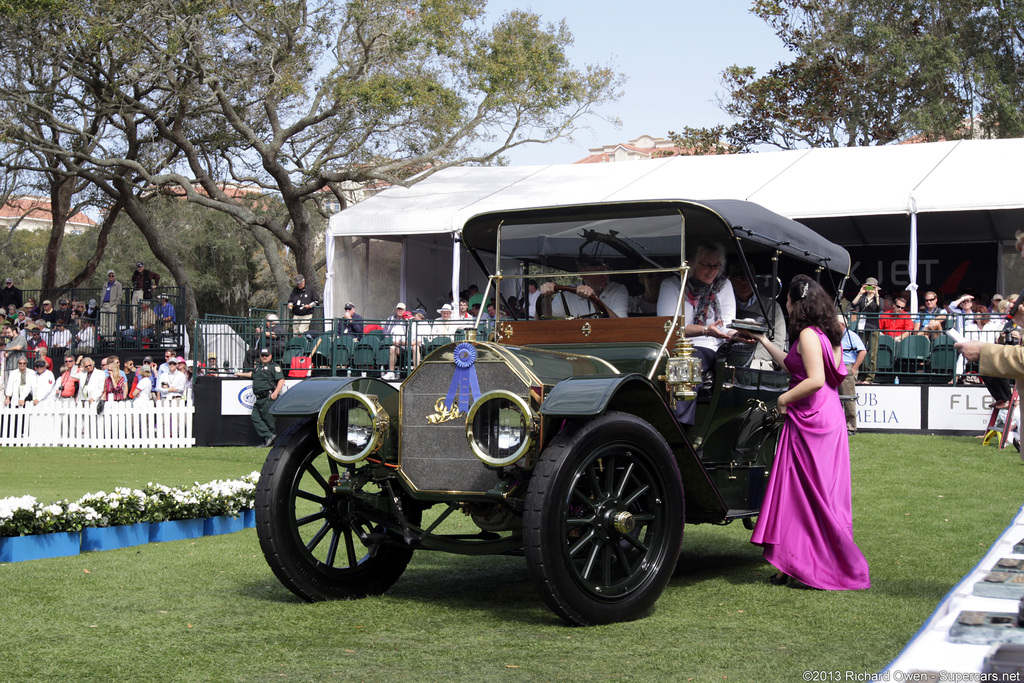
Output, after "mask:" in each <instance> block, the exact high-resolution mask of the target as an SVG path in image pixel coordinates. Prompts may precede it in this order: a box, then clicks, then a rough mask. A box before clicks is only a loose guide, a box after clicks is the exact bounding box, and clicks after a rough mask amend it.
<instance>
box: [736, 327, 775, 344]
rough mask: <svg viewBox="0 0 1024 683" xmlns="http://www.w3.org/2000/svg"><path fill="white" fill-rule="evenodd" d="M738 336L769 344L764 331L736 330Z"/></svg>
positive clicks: (738, 337)
mask: <svg viewBox="0 0 1024 683" xmlns="http://www.w3.org/2000/svg"><path fill="white" fill-rule="evenodd" d="M736 338H737V339H740V340H741V341H751V342H756V343H759V344H768V343H769V342H768V337H766V336H765V334H764V332H752V331H750V330H736Z"/></svg>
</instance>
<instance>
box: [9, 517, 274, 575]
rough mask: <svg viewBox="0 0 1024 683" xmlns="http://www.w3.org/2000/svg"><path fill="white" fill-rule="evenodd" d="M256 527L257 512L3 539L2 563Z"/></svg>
mask: <svg viewBox="0 0 1024 683" xmlns="http://www.w3.org/2000/svg"><path fill="white" fill-rule="evenodd" d="M255 526H256V511H255V510H251V509H249V510H242V514H241V515H239V516H238V517H231V516H230V515H221V516H218V517H207V518H206V519H177V520H171V521H167V522H153V523H152V524H150V523H148V522H139V523H138V524H128V525H122V526H107V527H86V528H84V529H82V530H81V531H68V532H62V533H59V534H32V535H29V536H0V562H25V561H26V560H43V559H48V558H53V557H71V556H74V555H78V554H79V553H80V552H96V551H101V550H116V549H118V548H130V547H132V546H136V545H143V544H146V543H164V542H167V541H180V540H185V539H189V538H199V537H200V536H218V535H220V534H231V533H234V532H236V531H241V530H243V529H251V528H253V527H255Z"/></svg>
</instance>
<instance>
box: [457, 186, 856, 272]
mask: <svg viewBox="0 0 1024 683" xmlns="http://www.w3.org/2000/svg"><path fill="white" fill-rule="evenodd" d="M684 222H685V225H686V234H687V240H694V239H696V240H700V239H706V238H716V239H721V237H723V236H724V235H723V230H727V231H728V233H729V236H730V237H731V239H733V240H734V241H735V242H736V243H737V244H738V245H740V246H741V247H742V248H743V249H744V250H749V249H750V244H751V243H752V244H754V245H758V246H760V247H762V248H768V249H778V250H779V251H781V252H782V253H784V254H788V255H790V256H792V257H794V258H796V259H798V260H801V261H804V262H808V263H813V264H814V265H821V266H823V267H825V268H827V269H828V270H831V271H834V272H836V273H840V274H842V275H847V274H848V273H849V271H850V255H849V253H847V251H846V250H845V249H844V248H842V247H840V246H838V245H836V244H833V243H832V242H829V241H828V240H826V239H825V238H824V237H822V236H821V235H819V234H817V233H816V232H814V231H813V230H811V229H810V228H808V227H806V226H804V225H802V224H801V223H798V222H796V221H794V220H791V219H789V218H785V217H784V216H780V215H779V214H777V213H773V212H771V211H769V210H768V209H766V208H764V207H763V206H761V205H759V204H755V203H753V202H746V201H742V200H738V199H712V200H676V199H672V200H663V201H642V202H614V203H609V202H605V203H594V204H574V205H568V206H549V207H537V208H531V209H516V210H510V211H494V212H489V213H484V214H478V215H476V216H473V217H472V218H470V219H469V220H468V221H467V222H466V225H465V226H464V227H463V230H462V239H463V242H464V243H465V244H466V246H467V247H469V248H470V249H479V250H481V251H485V252H491V253H493V252H495V250H496V249H495V247H496V245H495V240H496V237H497V233H498V226H499V225H501V226H502V243H501V256H502V258H518V259H524V260H540V259H541V257H543V258H545V259H546V260H549V261H551V260H554V261H557V260H558V259H559V258H562V259H570V258H574V257H575V256H577V255H578V253H577V252H578V251H579V245H580V241H581V240H580V238H581V236H586V235H588V234H589V235H592V236H594V237H595V239H594V240H593V241H604V242H608V240H609V239H614V240H617V241H619V242H622V243H624V244H629V245H633V246H637V247H639V248H638V250H637V251H638V252H640V253H642V254H643V258H644V260H648V261H650V262H651V263H652V264H653V263H658V264H661V265H665V266H672V265H678V263H679V251H680V243H681V241H680V238H681V235H680V227H681V226H682V225H683V223H684ZM555 224H557V225H555ZM620 251H621V250H620ZM673 261H674V263H673ZM637 265H638V266H639V265H640V264H637Z"/></svg>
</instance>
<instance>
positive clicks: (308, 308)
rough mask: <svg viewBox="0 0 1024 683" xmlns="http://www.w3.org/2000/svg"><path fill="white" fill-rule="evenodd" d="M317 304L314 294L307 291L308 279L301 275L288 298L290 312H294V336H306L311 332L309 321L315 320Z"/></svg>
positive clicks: (296, 279)
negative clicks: (314, 314) (314, 313)
mask: <svg viewBox="0 0 1024 683" xmlns="http://www.w3.org/2000/svg"><path fill="white" fill-rule="evenodd" d="M316 304H317V302H316V300H315V299H313V294H312V293H311V292H310V291H309V290H307V289H306V278H305V277H303V276H302V275H299V276H298V277H296V278H295V288H294V289H292V293H291V295H290V296H289V297H288V310H289V311H291V312H292V334H295V335H298V334H305V333H306V332H308V331H309V321H310V320H312V319H313V309H314V308H315V307H316Z"/></svg>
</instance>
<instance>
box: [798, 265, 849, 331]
mask: <svg viewBox="0 0 1024 683" xmlns="http://www.w3.org/2000/svg"><path fill="white" fill-rule="evenodd" d="M789 300H790V302H792V304H793V310H792V312H791V313H790V314H789V340H790V342H791V343H793V344H795V343H796V340H797V339H798V338H799V337H800V333H801V332H803V330H804V328H805V327H817V328H819V329H820V330H821V331H822V332H824V333H825V336H826V337H828V340H829V341H830V342H832V343H833V344H834V345H836V346H838V345H839V343H840V341H841V340H842V338H843V330H842V328H840V327H839V321H838V320H837V319H836V307H835V304H833V303H832V300H831V299H830V298H829V296H828V294H827V293H826V292H825V290H824V289H822V288H821V285H819V284H818V283H817V282H815V281H814V280H812V279H811V278H809V277H807V276H806V275H797V276H796V277H794V278H793V280H792V281H791V282H790V283H789Z"/></svg>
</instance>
